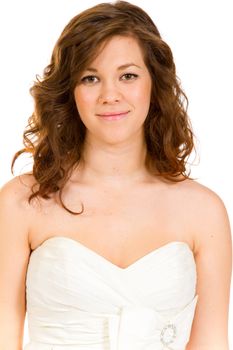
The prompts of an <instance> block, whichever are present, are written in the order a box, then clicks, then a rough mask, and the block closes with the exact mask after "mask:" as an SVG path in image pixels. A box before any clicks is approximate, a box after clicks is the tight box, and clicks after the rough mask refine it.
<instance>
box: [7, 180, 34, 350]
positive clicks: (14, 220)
mask: <svg viewBox="0 0 233 350" xmlns="http://www.w3.org/2000/svg"><path fill="white" fill-rule="evenodd" d="M20 186H22V185H20V182H19V180H18V178H14V179H13V180H11V181H9V182H8V183H6V184H5V185H4V186H3V187H2V188H1V189H0V311H1V312H0V329H1V332H0V348H1V349H2V350H7V349H12V350H18V349H21V348H22V343H23V330H24V321H25V311H26V310H25V309H26V300H25V278H26V271H27V264H28V259H29V255H30V246H29V244H28V213H27V211H26V210H25V205H24V203H22V202H20V198H21V189H20Z"/></svg>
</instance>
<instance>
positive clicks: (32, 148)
mask: <svg viewBox="0 0 233 350" xmlns="http://www.w3.org/2000/svg"><path fill="white" fill-rule="evenodd" d="M31 93H32V96H33V97H34V100H35V110H34V112H33V114H32V116H31V117H30V119H29V124H28V127H27V129H26V130H25V132H24V144H25V148H24V149H23V150H20V151H19V152H17V153H16V155H15V157H14V159H13V161H12V168H13V165H14V162H15V160H16V159H17V157H18V156H19V155H20V154H21V153H22V152H29V153H31V155H32V157H33V161H34V163H33V171H32V172H31V173H24V174H23V175H21V176H16V177H14V178H13V179H12V180H11V181H9V182H7V183H6V184H5V185H4V186H3V187H2V189H1V193H0V208H1V209H0V308H1V313H0V329H1V334H0V348H1V349H3V350H8V349H11V350H20V349H22V345H23V330H24V320H25V314H26V312H27V316H28V324H29V337H30V341H29V343H28V344H27V345H26V346H25V350H52V349H53V350H58V349H59V350H67V349H69V350H71V349H72V350H73V349H75V350H76V349H77V350H87V349H88V350H104V349H108V350H152V349H153V350H155V349H156V350H162V349H163V350H167V349H170V350H185V349H186V350H228V349H229V347H228V308H229V292H230V279H231V254H232V251H231V233H230V225H229V220H228V216H227V212H226V209H225V207H224V204H223V202H222V200H221V199H220V198H219V196H218V195H217V194H215V193H214V192H213V191H212V190H210V189H208V188H206V187H205V186H202V185H201V184H199V183H198V182H197V181H195V180H193V179H192V178H190V176H189V172H188V169H187V159H188V156H189V155H190V154H191V152H192V150H193V145H194V140H193V132H192V128H191V124H190V121H189V118H188V115H187V108H186V106H185V101H186V102H187V97H186V96H185V94H184V92H183V91H182V89H181V86H180V84H179V81H178V78H177V76H176V69H175V64H174V61H173V56H172V52H171V50H170V48H169V46H168V45H167V44H166V43H165V42H164V41H163V39H162V38H161V35H160V33H159V31H158V29H157V27H156V26H155V24H154V23H153V21H152V20H151V18H150V17H149V16H148V14H146V13H145V12H144V11H143V10H142V9H141V8H139V7H137V6H135V5H133V4H130V3H128V2H125V1H116V2H114V4H110V3H103V4H99V5H97V6H94V7H92V8H90V9H87V10H86V11H84V12H82V13H80V14H78V15H77V16H76V17H74V18H73V19H72V20H71V21H70V22H69V23H68V24H67V26H66V27H65V29H64V30H63V32H62V34H61V36H60V37H59V39H58V41H57V43H56V45H55V47H54V50H53V53H52V57H51V62H50V64H49V65H48V66H47V67H46V68H45V70H44V75H43V77H42V78H40V79H39V78H37V80H36V81H35V83H34V85H33V87H32V88H31Z"/></svg>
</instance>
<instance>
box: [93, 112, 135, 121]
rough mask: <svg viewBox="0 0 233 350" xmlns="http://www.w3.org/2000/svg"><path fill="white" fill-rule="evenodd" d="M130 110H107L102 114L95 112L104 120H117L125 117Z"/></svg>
mask: <svg viewBox="0 0 233 350" xmlns="http://www.w3.org/2000/svg"><path fill="white" fill-rule="evenodd" d="M129 112H130V111H126V112H108V113H103V114H97V115H98V116H99V117H100V118H102V119H105V120H119V119H123V118H125V117H126V115H127V114H128V113H129Z"/></svg>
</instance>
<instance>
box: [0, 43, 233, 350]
mask: <svg viewBox="0 0 233 350" xmlns="http://www.w3.org/2000/svg"><path fill="white" fill-rule="evenodd" d="M127 62H134V63H136V64H137V65H139V66H140V67H141V68H135V67H129V68H127V69H125V70H122V71H120V72H119V71H117V67H118V66H120V65H122V64H125V63H127ZM92 67H94V68H95V69H97V72H95V73H94V74H93V72H83V75H82V77H81V78H83V77H85V76H87V75H90V74H91V75H95V76H96V78H94V82H92V83H91V84H89V83H88V84H86V83H85V84H83V83H78V84H77V86H76V88H75V91H74V96H75V101H76V105H77V108H78V110H79V113H80V116H81V118H82V120H83V123H84V124H85V125H86V128H87V139H86V143H85V149H84V160H83V162H82V163H81V165H80V166H79V167H78V168H77V169H76V170H75V171H74V173H73V174H72V177H71V179H70V180H69V181H68V183H67V185H66V186H65V188H64V192H63V200H64V203H65V204H66V205H67V206H68V208H70V209H71V210H74V211H79V210H80V209H81V207H80V201H82V202H83V203H84V206H85V212H84V215H81V216H72V215H71V214H69V213H68V212H66V211H65V210H64V209H62V208H61V207H59V206H58V205H57V201H56V200H57V198H56V196H54V198H52V199H51V200H50V201H46V200H42V199H40V201H39V203H38V201H34V202H33V205H29V204H28V202H27V199H28V196H29V194H30V187H31V185H32V184H33V183H34V182H35V179H34V178H33V176H31V175H30V176H29V174H24V175H22V176H21V177H19V176H18V177H15V178H13V179H12V180H10V181H9V182H8V183H6V184H5V185H4V186H3V187H2V189H1V191H0V309H1V312H0V329H1V336H0V348H1V349H12V350H21V348H22V341H23V327H24V320H25V312H26V300H25V277H26V272H27V266H28V262H29V258H30V253H31V251H32V250H34V249H36V248H37V247H38V246H39V245H40V244H41V243H42V242H44V241H45V240H46V239H48V238H49V237H53V236H66V237H70V238H72V239H74V240H78V241H79V242H81V243H82V244H83V245H86V246H87V247H89V249H92V250H93V251H95V252H96V253H97V254H99V255H101V256H102V257H104V258H105V259H106V260H108V261H109V263H112V264H115V265H116V266H118V267H119V268H122V269H123V268H125V267H127V266H129V265H130V264H132V263H133V262H135V261H136V260H138V259H140V258H141V257H143V256H145V255H146V254H148V253H149V252H151V251H153V250H156V249H157V248H159V247H161V246H163V245H165V244H167V243H169V242H171V241H183V242H186V243H187V244H188V245H189V247H190V249H191V250H192V252H193V254H194V258H195V262H196V268H197V276H198V280H197V286H196V294H198V296H199V299H198V303H197V307H196V312H195V317H194V321H193V326H192V332H191V337H190V341H189V343H188V345H187V348H186V350H220V349H221V350H229V346H228V335H227V331H228V306H229V294H230V281H231V266H232V249H231V247H232V241H231V233H230V224H229V219H228V215H227V212H226V209H225V206H224V204H223V202H222V200H221V198H219V196H218V195H217V194H216V193H214V192H213V191H212V190H210V189H209V188H207V187H205V186H203V185H201V184H199V183H198V182H197V181H191V180H185V181H182V182H180V183H175V184H174V183H168V182H164V181H162V180H161V178H158V177H156V176H152V175H150V174H149V173H148V172H147V170H146V168H145V164H144V161H145V154H146V148H145V142H144V139H143V133H142V127H143V122H144V120H145V118H146V114H147V111H148V108H149V102H150V92H151V80H150V76H149V73H148V70H147V68H146V67H145V65H144V63H143V58H142V52H141V51H140V48H139V46H138V45H137V42H136V41H135V40H133V39H132V38H123V37H114V38H113V39H112V40H111V41H110V42H109V43H108V44H107V45H106V46H105V48H104V49H103V51H102V52H101V53H100V55H99V56H98V57H97V58H96V60H95V61H94V62H92ZM126 73H127V74H128V73H135V74H138V78H137V79H132V80H130V81H129V82H128V81H126V80H125V77H124V78H123V75H124V74H126ZM122 109H123V110H124V109H127V110H128V109H129V110H130V113H129V114H128V117H127V118H126V119H123V120H120V121H113V122H107V121H103V120H101V119H100V118H98V117H97V116H96V114H98V113H101V112H103V111H112V110H117V111H118V110H122ZM12 218H14V219H13V220H12ZM12 257H14V259H12ZM106 263H107V262H106Z"/></svg>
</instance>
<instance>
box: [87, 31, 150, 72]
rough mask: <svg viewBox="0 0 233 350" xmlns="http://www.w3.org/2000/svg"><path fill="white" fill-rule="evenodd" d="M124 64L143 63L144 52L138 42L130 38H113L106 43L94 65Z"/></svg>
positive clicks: (101, 46) (99, 50)
mask: <svg viewBox="0 0 233 350" xmlns="http://www.w3.org/2000/svg"><path fill="white" fill-rule="evenodd" d="M106 62H108V64H117V65H120V64H123V63H124V62H134V63H136V64H137V63H142V62H143V51H142V48H141V46H140V45H139V43H138V41H137V40H136V39H135V38H133V37H130V36H113V37H111V38H109V39H107V40H106V41H104V42H103V43H102V44H101V45H100V47H99V49H98V51H97V56H96V57H95V58H94V60H93V61H92V65H96V66H97V65H98V66H103V65H105V64H106Z"/></svg>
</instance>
